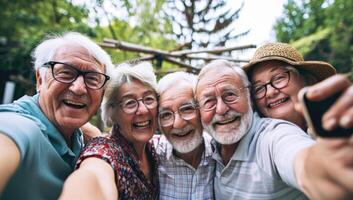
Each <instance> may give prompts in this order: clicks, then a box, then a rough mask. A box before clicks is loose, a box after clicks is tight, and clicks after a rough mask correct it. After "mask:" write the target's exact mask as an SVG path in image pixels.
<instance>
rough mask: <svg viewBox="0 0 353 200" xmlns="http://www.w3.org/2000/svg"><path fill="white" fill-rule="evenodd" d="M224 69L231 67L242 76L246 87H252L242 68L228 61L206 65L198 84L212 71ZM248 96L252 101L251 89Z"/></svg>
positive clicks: (218, 61) (215, 61)
mask: <svg viewBox="0 0 353 200" xmlns="http://www.w3.org/2000/svg"><path fill="white" fill-rule="evenodd" d="M224 67H229V68H231V69H232V70H234V72H235V73H236V74H238V75H239V76H240V78H241V80H242V82H243V84H244V86H246V87H249V86H250V85H251V84H250V81H249V79H248V76H247V75H246V73H245V71H244V70H243V69H242V68H241V67H238V66H236V65H235V64H234V63H233V62H230V61H227V60H214V61H212V62H210V63H208V64H207V65H205V66H204V67H203V68H202V69H201V71H200V73H199V76H198V81H197V82H199V81H200V79H201V78H202V77H203V76H204V75H205V74H206V73H207V72H208V71H210V70H211V69H215V68H224ZM195 91H196V89H195ZM247 95H248V99H249V100H250V89H248V90H247Z"/></svg>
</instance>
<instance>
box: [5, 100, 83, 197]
mask: <svg viewBox="0 0 353 200" xmlns="http://www.w3.org/2000/svg"><path fill="white" fill-rule="evenodd" d="M0 132H1V133H4V134H5V135H7V136H8V137H10V138H11V139H12V140H13V141H14V142H15V143H16V145H17V147H18V149H19V151H20V154H21V158H20V164H19V166H18V168H17V170H16V171H15V173H14V175H13V176H12V177H11V179H10V180H9V182H8V183H7V185H6V187H5V188H4V191H3V193H2V196H1V197H0V199H36V200H40V199H57V198H58V197H59V195H60V193H61V190H62V186H63V184H64V181H65V179H66V178H67V177H68V176H69V175H70V173H71V172H72V171H73V170H74V167H75V163H76V159H77V157H78V155H79V153H80V150H81V149H82V146H83V142H82V133H81V131H80V130H78V129H77V130H76V131H75V132H74V134H73V136H72V149H70V148H69V147H68V146H67V144H66V142H65V139H64V137H63V136H62V135H61V133H60V132H59V131H58V130H57V129H56V127H55V126H54V125H53V124H52V123H51V122H50V121H49V120H48V118H47V117H46V116H45V115H44V113H42V111H41V110H40V108H39V105H38V95H35V96H33V97H29V96H24V97H22V98H21V99H19V100H18V101H15V102H14V103H12V104H6V105H0Z"/></svg>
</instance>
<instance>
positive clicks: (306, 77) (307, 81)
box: [284, 65, 319, 86]
mask: <svg viewBox="0 0 353 200" xmlns="http://www.w3.org/2000/svg"><path fill="white" fill-rule="evenodd" d="M284 68H285V69H287V70H290V71H292V72H294V73H296V74H297V75H298V76H299V77H300V78H301V79H302V80H303V81H304V85H305V86H310V85H314V84H315V83H317V82H319V81H318V79H317V78H316V77H315V76H314V75H313V74H312V73H311V72H309V71H307V70H305V69H302V68H296V67H294V66H291V65H289V66H285V67H284Z"/></svg>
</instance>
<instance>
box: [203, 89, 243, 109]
mask: <svg viewBox="0 0 353 200" xmlns="http://www.w3.org/2000/svg"><path fill="white" fill-rule="evenodd" d="M249 88H250V86H249V85H247V86H244V87H240V88H234V89H237V90H239V93H242V92H243V91H244V89H249ZM234 89H228V91H231V90H234ZM226 91H227V90H226ZM223 93H224V92H222V94H221V95H220V96H221V100H222V101H223V103H224V104H226V105H227V106H230V105H232V104H234V103H236V102H238V101H239V99H240V97H241V96H238V98H237V99H236V100H234V101H231V102H226V101H224V99H223V97H222V95H223ZM218 96H219V95H217V96H212V97H213V98H215V99H216V100H217V101H216V104H215V105H214V106H212V108H208V109H205V108H204V107H202V106H201V105H200V103H199V104H198V105H199V108H200V109H201V110H203V111H205V112H211V111H213V110H215V109H216V107H217V102H218V99H217V97H218ZM202 100H203V99H201V100H200V101H202Z"/></svg>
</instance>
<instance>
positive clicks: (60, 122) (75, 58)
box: [36, 45, 104, 135]
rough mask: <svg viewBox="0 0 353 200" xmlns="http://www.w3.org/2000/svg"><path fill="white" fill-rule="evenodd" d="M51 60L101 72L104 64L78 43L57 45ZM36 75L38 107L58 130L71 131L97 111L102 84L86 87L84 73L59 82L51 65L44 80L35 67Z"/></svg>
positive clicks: (68, 133) (101, 94) (64, 132)
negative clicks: (96, 86) (96, 87)
mask: <svg viewBox="0 0 353 200" xmlns="http://www.w3.org/2000/svg"><path fill="white" fill-rule="evenodd" d="M53 61H58V62H63V63H68V64H71V65H73V66H75V67H76V68H77V69H80V70H84V71H89V70H90V71H96V72H100V73H104V67H103V66H102V65H101V64H100V63H98V62H97V61H96V60H95V59H94V58H93V57H92V56H90V55H89V53H88V52H87V50H85V49H84V48H82V47H79V46H74V45H67V46H63V47H61V48H59V49H58V51H57V53H56V55H55V56H54V58H53ZM43 64H44V63H43ZM36 77H37V90H38V91H39V105H40V108H41V109H42V111H43V113H44V114H45V115H46V116H47V117H48V119H49V120H50V121H51V122H52V123H53V124H54V125H55V126H56V127H57V128H58V130H59V131H60V132H61V133H63V134H65V135H70V134H72V132H73V131H74V129H76V128H79V127H80V126H82V125H83V124H85V123H86V122H87V121H88V120H89V119H90V118H91V116H92V115H94V114H95V113H96V111H97V109H98V107H99V105H100V102H101V100H102V96H103V92H104V89H103V88H101V89H99V90H92V89H89V88H87V87H86V85H85V83H84V79H83V76H79V77H78V78H77V79H76V80H75V81H74V82H73V83H70V84H66V83H60V82H58V81H56V80H55V79H54V78H53V76H52V72H51V69H50V68H49V69H48V70H47V71H46V74H45V80H44V81H43V80H42V77H41V76H40V75H39V72H38V71H37V73H36Z"/></svg>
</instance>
